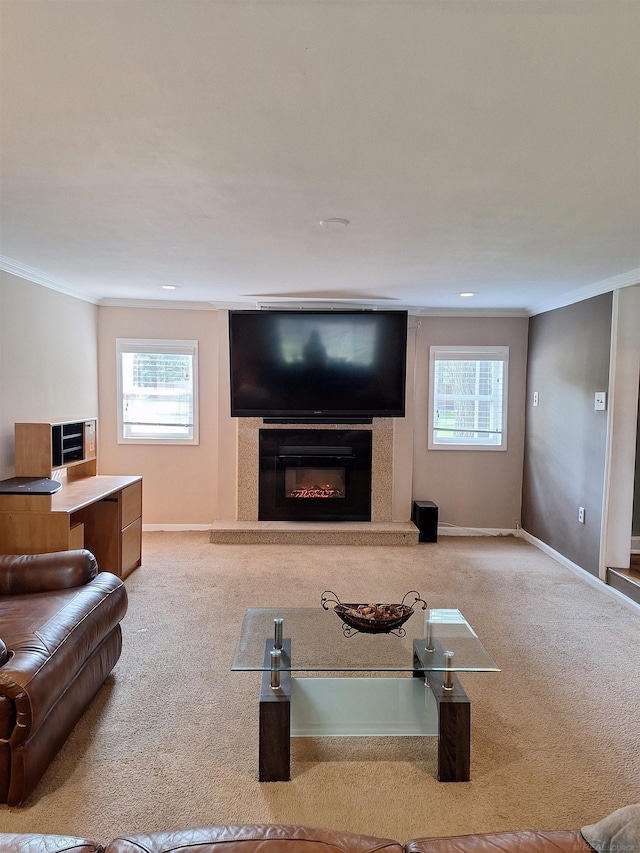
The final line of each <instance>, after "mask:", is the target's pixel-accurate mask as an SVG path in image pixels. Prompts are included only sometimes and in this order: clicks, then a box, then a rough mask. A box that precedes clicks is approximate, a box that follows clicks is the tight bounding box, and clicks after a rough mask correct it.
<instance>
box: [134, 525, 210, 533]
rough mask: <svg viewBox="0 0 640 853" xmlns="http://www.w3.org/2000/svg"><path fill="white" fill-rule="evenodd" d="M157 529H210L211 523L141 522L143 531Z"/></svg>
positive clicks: (174, 530) (169, 530) (149, 531)
mask: <svg viewBox="0 0 640 853" xmlns="http://www.w3.org/2000/svg"><path fill="white" fill-rule="evenodd" d="M157 530H166V531H167V532H172V533H173V532H176V531H181V530H183V531H188V530H211V524H143V525H142V532H143V533H152V532H154V531H157Z"/></svg>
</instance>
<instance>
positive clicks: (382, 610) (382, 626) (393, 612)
mask: <svg viewBox="0 0 640 853" xmlns="http://www.w3.org/2000/svg"><path fill="white" fill-rule="evenodd" d="M410 595H413V596H414V599H413V601H412V602H411V604H407V603H406V599H407V598H408V597H409V596H410ZM320 603H321V604H322V607H323V608H324V609H325V610H329V607H330V606H331V604H334V607H333V612H334V613H336V614H337V616H338V617H339V618H340V619H342V622H343V623H344V624H343V625H342V633H343V634H344V635H345V637H352V636H353V635H354V634H356V633H363V634H395V635H396V636H398V637H404V636H405V635H406V633H407V632H406V631H405V629H404V628H403V627H402V626H403V625H404V623H405V622H406V621H407V619H409V617H410V616H412V614H413V609H414V607H415V606H416V604H420V605H421V606H422V610H426V608H427V602H426V601H425V600H424V599H423V598H421V597H420V593H419V592H418V591H417V590H415V589H411V590H409V592H407V593H406V594H405V596H404V597H403V599H402V601H401V602H400V603H399V604H343V603H342V602H341V601H340V599H339V598H338V596H337V595H336V594H335V592H332V591H331V590H330V589H326V590H325V591H324V592H323V593H322V598H321V599H320Z"/></svg>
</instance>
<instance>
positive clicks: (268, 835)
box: [105, 824, 403, 853]
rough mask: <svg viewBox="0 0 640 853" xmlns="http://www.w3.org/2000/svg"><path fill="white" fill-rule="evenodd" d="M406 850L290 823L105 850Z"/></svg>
mask: <svg viewBox="0 0 640 853" xmlns="http://www.w3.org/2000/svg"><path fill="white" fill-rule="evenodd" d="M140 851H145V853H178V851H179V853H378V851H384V853H403V847H402V844H399V843H398V842H397V841H391V840H389V839H384V838H375V837H371V836H367V835H355V834H351V833H348V832H336V831H332V830H326V829H313V828H310V827H303V826H287V825H277V824H276V825H259V824H258V825H250V824H249V825H244V826H216V827H203V828H201V829H185V830H178V831H175V832H152V833H149V834H148V835H130V836H128V837H126V838H117V839H115V840H114V841H111V842H109V844H107V846H106V848H105V853H140Z"/></svg>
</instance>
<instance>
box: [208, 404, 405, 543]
mask: <svg viewBox="0 0 640 853" xmlns="http://www.w3.org/2000/svg"><path fill="white" fill-rule="evenodd" d="M288 426H289V425H287V424H273V425H269V424H264V423H263V421H262V418H240V419H239V421H238V503H237V521H236V522H235V524H234V523H233V522H219V523H216V524H214V525H213V527H212V530H211V536H210V539H211V542H214V543H219V544H230V543H239V544H241V543H246V544H249V543H256V544H258V543H260V544H267V543H271V542H273V543H285V542H300V543H301V544H349V543H351V542H352V543H353V544H384V545H387V544H401V545H414V544H417V542H418V530H417V528H416V527H415V525H414V524H412V523H411V522H393V521H392V517H393V516H392V507H393V487H392V484H393V419H392V418H375V419H374V422H373V424H372V425H371V424H366V425H365V424H327V425H326V426H320V425H318V424H308V425H306V424H291V425H290V427H291V429H292V430H300V429H316V430H317V429H328V430H345V429H349V430H361V429H363V430H370V431H371V432H372V439H373V442H372V444H373V446H372V471H371V521H370V522H298V521H293V522H273V521H258V471H259V431H260V430H263V429H280V430H282V429H287V428H288Z"/></svg>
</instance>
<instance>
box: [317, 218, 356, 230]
mask: <svg viewBox="0 0 640 853" xmlns="http://www.w3.org/2000/svg"><path fill="white" fill-rule="evenodd" d="M348 224H349V220H348V219H321V220H320V225H322V227H323V228H346V227H347V225H348Z"/></svg>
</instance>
